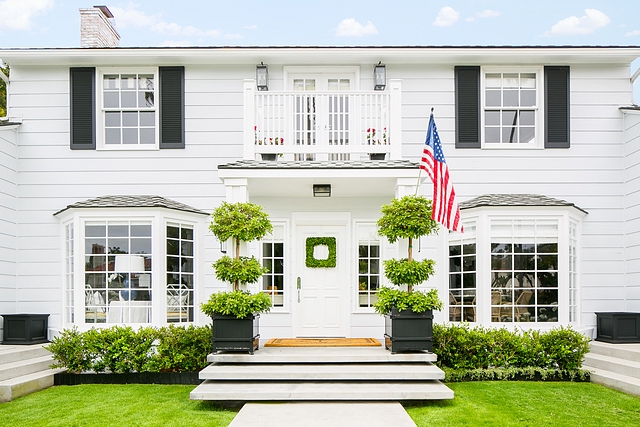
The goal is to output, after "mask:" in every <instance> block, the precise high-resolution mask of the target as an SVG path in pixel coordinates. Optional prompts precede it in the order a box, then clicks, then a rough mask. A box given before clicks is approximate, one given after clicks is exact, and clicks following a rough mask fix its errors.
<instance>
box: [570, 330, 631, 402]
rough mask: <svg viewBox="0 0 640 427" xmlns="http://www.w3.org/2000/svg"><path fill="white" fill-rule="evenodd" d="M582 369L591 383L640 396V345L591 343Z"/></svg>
mask: <svg viewBox="0 0 640 427" xmlns="http://www.w3.org/2000/svg"><path fill="white" fill-rule="evenodd" d="M582 368H583V369H587V370H589V371H591V382H593V383H596V384H602V385H604V386H606V387H610V388H613V389H616V390H620V391H623V392H625V393H628V394H633V395H635V396H640V344H609V343H605V342H600V341H592V342H591V352H590V353H587V355H586V356H585V358H584V363H583V366H582Z"/></svg>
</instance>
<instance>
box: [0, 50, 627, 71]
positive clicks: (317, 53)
mask: <svg viewBox="0 0 640 427" xmlns="http://www.w3.org/2000/svg"><path fill="white" fill-rule="evenodd" d="M638 57H640V47H635V46H633V47H562V46H558V47H556V46H549V47H265V48H259V47H247V48H242V47H209V48H101V49H89V48H73V49H0V58H1V59H2V60H3V61H4V62H5V63H8V64H9V65H11V66H12V67H13V66H17V65H22V66H29V65H68V66H99V65H104V64H105V63H108V64H110V65H114V66H120V65H129V66H143V65H148V64H150V63H153V64H170V65H188V64H247V65H255V64H259V63H260V62H264V63H267V64H268V63H276V64H279V63H281V64H296V65H311V64H323V63H331V64H334V65H345V64H354V63H367V64H374V63H378V61H382V62H383V63H385V64H387V65H392V64H455V65H465V64H471V65H484V64H497V65H500V64H514V63H518V64H562V65H571V64H594V63H605V64H613V63H623V64H630V63H631V62H632V61H633V60H635V59H636V58H638Z"/></svg>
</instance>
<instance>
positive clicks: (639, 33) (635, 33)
mask: <svg viewBox="0 0 640 427" xmlns="http://www.w3.org/2000/svg"><path fill="white" fill-rule="evenodd" d="M625 36H627V37H629V36H640V30H635V31H629V32H628V33H626V34H625Z"/></svg>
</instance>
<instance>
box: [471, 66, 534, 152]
mask: <svg viewBox="0 0 640 427" xmlns="http://www.w3.org/2000/svg"><path fill="white" fill-rule="evenodd" d="M537 87H538V83H537V74H536V73H535V72H510V73H507V72H504V73H503V72H487V73H485V74H484V118H483V119H484V142H485V144H517V145H535V144H536V133H537V132H536V125H537V122H538V119H537V107H538V101H537V100H538V94H537V92H538V89H537Z"/></svg>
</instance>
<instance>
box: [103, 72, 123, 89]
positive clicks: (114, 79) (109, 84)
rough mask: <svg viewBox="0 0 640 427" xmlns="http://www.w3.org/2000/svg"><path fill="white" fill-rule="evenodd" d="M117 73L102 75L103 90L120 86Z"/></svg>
mask: <svg viewBox="0 0 640 427" xmlns="http://www.w3.org/2000/svg"><path fill="white" fill-rule="evenodd" d="M118 83H119V77H118V75H117V74H116V75H110V74H105V76H104V77H103V82H102V87H103V88H104V89H105V90H114V89H118V88H119V87H120V85H119V84H118Z"/></svg>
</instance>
